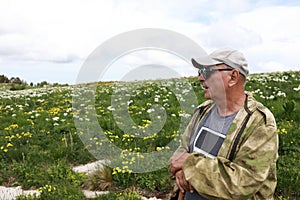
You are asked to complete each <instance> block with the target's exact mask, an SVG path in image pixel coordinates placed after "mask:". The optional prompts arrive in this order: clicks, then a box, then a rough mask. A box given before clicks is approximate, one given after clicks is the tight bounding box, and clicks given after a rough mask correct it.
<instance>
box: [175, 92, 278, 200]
mask: <svg viewBox="0 0 300 200" xmlns="http://www.w3.org/2000/svg"><path fill="white" fill-rule="evenodd" d="M212 105H213V102H212V101H210V100H209V101H206V102H204V103H203V104H201V105H200V106H199V107H198V109H197V110H196V111H195V114H194V116H193V117H192V120H191V122H190V123H189V125H188V127H187V129H186V131H185V132H184V134H183V136H182V137H183V138H182V142H181V145H180V147H179V148H178V149H177V151H176V153H180V152H184V151H186V152H188V151H189V142H190V137H191V133H192V132H193V130H192V129H193V127H194V125H196V127H197V125H198V124H199V123H200V122H201V120H203V118H204V116H205V115H206V114H207V113H208V112H209V110H210V109H211V108H212V107H213V106H212ZM199 112H200V113H199ZM248 114H250V118H249V121H248V122H247V124H246V127H245V129H244V131H243V132H242V134H241V137H240V139H239V140H238V143H237V146H236V151H235V152H234V157H233V159H232V161H231V160H230V159H229V157H230V153H231V150H232V149H234V148H233V146H234V142H235V140H236V137H237V135H238V132H239V129H241V127H242V124H243V121H244V120H245V118H246V116H247V115H248ZM197 116H198V117H197ZM196 118H198V120H197V121H196ZM277 158H278V135H277V128H276V122H275V119H274V116H273V114H272V113H271V112H270V111H269V110H268V109H267V108H266V107H264V106H263V105H262V104H261V103H259V102H257V101H256V100H255V99H254V98H253V96H252V95H251V94H249V93H247V99H246V101H245V104H244V107H243V108H241V109H240V111H239V112H238V114H237V115H236V117H235V119H234V120H233V123H232V124H231V126H230V128H229V131H228V133H227V136H226V138H225V140H224V142H223V144H222V146H221V148H220V151H219V153H218V156H217V157H216V158H207V157H204V156H203V155H201V154H199V153H192V155H190V156H189V157H188V158H187V160H186V161H185V163H184V165H183V171H184V174H185V177H186V179H187V180H188V181H189V183H190V184H192V186H193V187H194V188H195V190H196V191H197V192H198V193H199V194H200V195H201V196H203V197H205V198H206V199H218V200H219V199H239V200H241V199H273V194H274V191H275V188H276V183H277V178H276V160H277Z"/></svg>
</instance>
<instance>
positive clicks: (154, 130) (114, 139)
mask: <svg viewBox="0 0 300 200" xmlns="http://www.w3.org/2000/svg"><path fill="white" fill-rule="evenodd" d="M196 80H197V79H196V78H186V79H171V80H162V81H140V82H133V83H98V84H90V85H81V86H76V87H75V86H64V87H62V86H60V87H48V88H35V89H24V90H20V91H11V90H9V87H8V86H7V85H6V86H5V85H3V86H1V85H0V87H1V88H2V89H0V93H1V95H0V96H1V97H0V99H1V101H0V122H1V123H0V185H5V186H18V185H20V186H22V187H23V188H24V189H38V190H40V191H41V192H42V195H41V197H39V198H37V197H36V199H49V198H54V199H66V198H68V199H82V198H84V197H83V193H82V191H81V190H82V189H83V188H85V189H86V187H90V188H94V189H99V188H97V184H98V182H99V184H100V183H105V184H106V186H107V185H109V186H110V188H109V189H110V190H111V193H110V194H108V195H107V199H111V198H113V199H138V198H139V197H138V196H139V195H138V194H137V193H139V194H143V195H147V194H148V195H156V196H164V195H165V194H166V193H168V192H169V191H171V189H172V185H173V184H174V181H173V180H172V179H171V177H170V175H169V172H168V168H167V166H166V163H167V158H168V156H170V155H171V152H172V151H171V150H172V149H174V148H175V147H176V146H177V145H178V142H179V138H178V137H179V136H180V134H181V133H182V131H183V130H184V128H185V126H186V125H187V123H188V121H189V119H190V116H191V114H192V113H193V110H194V109H195V107H196V106H197V105H198V104H199V103H200V102H203V101H204V99H203V92H202V89H201V87H200V85H199V83H197V81H196ZM187 82H188V83H190V85H191V87H190V88H189V87H187V85H186V83H187ZM246 90H247V91H251V92H253V94H254V96H255V98H256V99H257V100H259V101H261V102H262V103H263V104H264V105H266V106H267V107H268V108H269V109H270V110H271V111H272V112H273V113H274V115H275V118H276V121H277V126H278V133H279V138H280V144H279V156H280V157H279V160H278V165H277V175H278V185H277V189H276V197H277V198H278V199H296V198H299V196H300V187H299V185H300V152H299V149H300V148H299V147H300V125H299V121H300V114H299V111H300V103H299V102H300V72H299V71H295V72H283V73H268V74H252V75H251V76H250V77H249V78H248V83H247V85H246ZM193 94H195V96H193ZM84 97H92V98H84ZM72 103H73V104H72ZM73 117H74V118H73ZM93 117H95V118H93ZM74 119H75V121H74ZM93 119H96V120H93ZM75 122H77V124H76V125H75ZM81 125H89V127H91V128H90V129H85V128H86V127H85V126H81ZM99 125H100V127H101V129H99V127H98V126H99ZM180 125H181V126H180ZM78 126H80V127H78ZM101 133H102V134H101ZM153 152H154V156H151V153H153ZM97 159H109V160H111V163H110V166H111V169H110V170H108V172H110V173H111V174H110V175H111V176H109V175H107V171H106V172H105V173H106V175H105V176H102V175H101V174H95V176H94V177H88V176H86V175H84V174H77V173H75V172H73V171H72V169H71V167H72V166H75V165H79V164H85V163H89V162H92V161H95V160H97ZM156 166H158V167H157V168H158V169H157V168H156ZM138 170H140V171H144V173H137V171H138ZM103 179H107V180H103ZM106 188H107V187H106ZM129 188H135V189H136V190H135V191H136V192H137V193H134V192H131V193H130V192H129V193H128V190H129ZM120 193H121V194H120ZM20 198H21V197H20ZM101 198H102V197H101ZM103 198H105V197H104V196H103Z"/></svg>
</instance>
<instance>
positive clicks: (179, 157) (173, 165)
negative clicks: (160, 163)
mask: <svg viewBox="0 0 300 200" xmlns="http://www.w3.org/2000/svg"><path fill="white" fill-rule="evenodd" d="M189 155H190V154H189V153H186V152H185V153H181V154H174V155H173V156H172V157H171V158H170V161H169V162H170V168H169V170H170V172H171V173H172V174H173V175H175V174H176V172H177V171H179V170H182V166H183V163H184V161H185V160H186V159H187V157H189Z"/></svg>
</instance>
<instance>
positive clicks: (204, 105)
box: [197, 100, 214, 109]
mask: <svg viewBox="0 0 300 200" xmlns="http://www.w3.org/2000/svg"><path fill="white" fill-rule="evenodd" d="M213 104H214V102H213V101H212V100H207V101H204V102H203V103H201V104H200V105H199V106H198V107H197V109H203V108H206V107H210V106H212V105H213Z"/></svg>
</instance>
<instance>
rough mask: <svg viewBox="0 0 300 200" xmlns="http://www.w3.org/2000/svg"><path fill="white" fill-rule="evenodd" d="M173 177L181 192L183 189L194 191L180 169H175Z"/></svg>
mask: <svg viewBox="0 0 300 200" xmlns="http://www.w3.org/2000/svg"><path fill="white" fill-rule="evenodd" d="M175 177H176V184H177V186H178V187H179V189H180V191H181V192H182V193H184V192H185V191H189V192H194V188H193V186H192V185H190V184H189V182H188V181H187V180H186V179H185V176H184V173H183V171H182V170H179V171H177V172H176V174H175Z"/></svg>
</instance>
